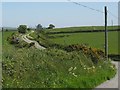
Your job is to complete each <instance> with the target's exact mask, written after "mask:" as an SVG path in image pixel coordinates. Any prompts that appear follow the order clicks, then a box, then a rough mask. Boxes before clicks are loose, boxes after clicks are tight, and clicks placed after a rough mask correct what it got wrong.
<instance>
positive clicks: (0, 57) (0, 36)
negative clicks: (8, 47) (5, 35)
mask: <svg viewBox="0 0 120 90" xmlns="http://www.w3.org/2000/svg"><path fill="white" fill-rule="evenodd" d="M1 60H2V32H1V31H0V61H1Z"/></svg>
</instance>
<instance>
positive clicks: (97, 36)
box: [48, 32, 118, 54]
mask: <svg viewBox="0 0 120 90" xmlns="http://www.w3.org/2000/svg"><path fill="white" fill-rule="evenodd" d="M49 36H51V37H55V38H48V39H49V40H50V41H53V42H55V43H57V44H62V45H71V44H87V45H89V46H91V47H94V48H100V49H103V50H104V33H103V32H95V33H74V34H51V35H49ZM60 36H63V37H60ZM108 48H109V54H118V32H109V33H108Z"/></svg>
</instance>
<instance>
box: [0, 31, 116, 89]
mask: <svg viewBox="0 0 120 90" xmlns="http://www.w3.org/2000/svg"><path fill="white" fill-rule="evenodd" d="M14 32H15V31H14ZM12 33H13V31H8V32H3V55H2V56H3V61H2V65H3V68H2V69H3V70H2V72H3V74H2V76H3V78H2V80H3V88H94V87H96V86H97V85H99V84H100V83H102V82H104V81H106V80H109V79H110V78H112V77H113V76H114V75H115V68H114V66H113V65H112V64H111V63H110V62H109V61H106V59H105V58H104V59H102V58H101V59H100V60H99V62H98V63H97V64H96V63H94V61H92V59H91V58H90V57H87V56H86V55H85V54H83V53H82V52H77V51H74V52H66V51H64V50H60V49H57V48H54V49H53V48H47V49H45V50H38V49H36V48H35V47H34V46H33V47H29V48H28V47H24V48H18V47H15V45H12V44H10V43H9V42H8V41H7V38H8V37H9V36H11V34H12Z"/></svg>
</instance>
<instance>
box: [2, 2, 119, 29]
mask: <svg viewBox="0 0 120 90" xmlns="http://www.w3.org/2000/svg"><path fill="white" fill-rule="evenodd" d="M80 4H82V5H86V6H88V7H91V8H94V9H97V10H100V11H104V6H107V7H108V11H110V12H111V13H113V14H114V16H116V17H118V3H117V2H80ZM112 21H113V24H114V25H117V23H118V19H117V18H115V17H113V16H112V15H111V14H109V13H108V25H112ZM39 23H40V24H42V25H43V26H44V27H47V26H48V25H49V24H51V23H52V24H54V25H55V26H56V27H69V26H97V25H99V26H101V25H104V13H100V12H97V11H94V10H90V9H88V8H85V7H83V6H79V5H76V4H74V3H71V2H3V3H2V24H3V26H5V27H17V26H18V25H20V24H26V25H28V26H30V27H34V26H35V25H37V24H39Z"/></svg>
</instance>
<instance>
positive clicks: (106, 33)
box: [105, 6, 108, 59]
mask: <svg viewBox="0 0 120 90" xmlns="http://www.w3.org/2000/svg"><path fill="white" fill-rule="evenodd" d="M105 57H106V58H107V59H108V30H107V7H106V6H105Z"/></svg>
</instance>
